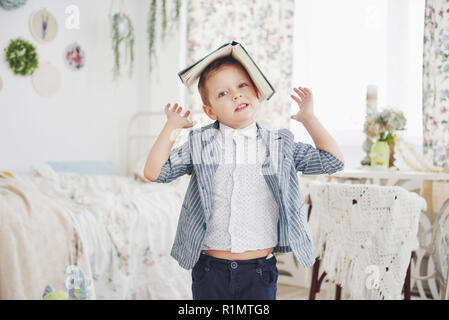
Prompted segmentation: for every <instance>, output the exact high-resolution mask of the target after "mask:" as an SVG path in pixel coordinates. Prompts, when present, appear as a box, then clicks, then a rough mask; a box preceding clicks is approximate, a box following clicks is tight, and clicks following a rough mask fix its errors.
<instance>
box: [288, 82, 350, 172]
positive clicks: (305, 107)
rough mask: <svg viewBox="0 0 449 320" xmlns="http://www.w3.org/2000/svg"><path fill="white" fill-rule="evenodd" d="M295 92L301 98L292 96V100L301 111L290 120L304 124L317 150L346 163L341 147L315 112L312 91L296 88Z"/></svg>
mask: <svg viewBox="0 0 449 320" xmlns="http://www.w3.org/2000/svg"><path fill="white" fill-rule="evenodd" d="M293 90H294V91H295V92H296V93H297V95H298V96H299V97H298V96H295V95H291V98H292V99H293V100H295V101H296V103H297V104H298V106H299V108H300V109H299V111H298V113H297V114H296V115H293V116H291V117H290V118H292V119H295V120H297V121H299V122H301V123H302V124H303V126H304V127H305V128H306V130H307V131H308V132H309V134H310V136H311V137H312V139H313V142H314V143H315V147H316V148H317V149H319V150H324V151H326V152H328V153H330V154H332V155H333V156H334V157H336V158H337V159H338V160H340V161H341V162H342V163H344V162H345V160H344V157H343V153H342V152H341V150H340V147H339V146H338V144H337V143H336V142H335V140H334V138H333V137H332V136H331V135H330V133H329V132H328V131H327V130H326V129H325V128H324V126H323V125H322V124H321V122H320V121H319V120H318V118H317V117H316V116H315V114H314V112H313V96H312V91H310V90H309V89H308V88H302V87H298V88H294V89H293Z"/></svg>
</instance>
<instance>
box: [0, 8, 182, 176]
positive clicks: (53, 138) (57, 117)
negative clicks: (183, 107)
mask: <svg viewBox="0 0 449 320" xmlns="http://www.w3.org/2000/svg"><path fill="white" fill-rule="evenodd" d="M69 5H76V6H78V7H79V9H80V23H81V24H80V29H79V30H69V29H67V28H66V27H65V20H66V18H67V16H68V15H67V14H66V13H65V9H66V7H67V6H69ZM110 5H111V1H109V0H96V1H87V0H58V1H54V0H34V1H28V3H27V4H26V5H25V6H24V7H22V8H20V9H17V10H14V11H7V10H4V9H3V8H1V7H0V76H1V77H2V79H3V89H2V90H1V91H0V146H1V147H0V170H9V171H16V172H20V171H23V170H26V169H27V168H28V167H29V165H30V164H33V163H36V162H44V161H112V162H113V163H114V165H115V166H116V168H117V169H118V170H119V171H120V172H121V173H125V165H126V163H125V161H126V130H127V124H128V120H129V118H130V116H131V115H132V114H133V113H135V112H136V111H137V110H144V109H147V110H148V109H152V110H163V106H164V105H165V104H166V103H167V102H171V101H173V102H174V101H180V102H182V96H183V90H182V86H181V84H180V81H179V79H178V77H177V74H176V73H177V72H178V71H179V70H181V69H182V68H183V67H184V66H183V65H182V64H183V61H182V58H180V57H181V56H182V55H183V52H184V51H183V48H182V46H183V45H184V42H183V41H180V40H182V39H183V37H184V36H185V33H184V31H183V30H181V31H179V30H178V29H177V28H176V27H175V28H174V29H173V32H172V33H171V34H170V35H169V36H168V37H167V39H166V40H165V44H164V45H162V44H159V45H158V50H157V52H158V56H159V59H158V66H157V67H156V68H155V69H154V71H153V73H152V74H151V76H150V74H149V71H148V69H149V68H148V60H149V59H148V49H147V47H148V41H147V31H146V28H147V18H148V13H149V2H146V1H134V0H127V1H125V8H126V12H127V13H128V14H129V15H130V17H131V19H132V22H133V24H134V31H135V61H134V74H133V77H132V78H131V79H129V78H128V77H127V76H126V75H125V76H122V77H121V79H120V80H119V81H118V82H116V83H114V82H113V81H112V67H113V52H112V45H111V39H110V24H109V20H108V13H109V10H110ZM115 5H116V8H118V1H115ZM44 7H45V8H47V9H48V10H49V11H50V12H52V13H53V15H54V16H55V17H56V19H57V21H58V35H57V37H56V39H55V40H54V41H52V42H50V43H48V44H40V43H38V42H37V41H36V40H35V39H34V38H33V36H32V35H31V33H30V31H29V27H28V24H29V17H30V15H31V14H32V13H33V12H34V11H35V10H36V9H39V8H44ZM169 9H171V8H170V7H169ZM17 37H22V38H24V39H26V40H28V41H30V42H31V43H33V44H34V45H35V46H36V48H37V52H38V55H39V61H40V62H41V63H43V62H46V61H51V63H52V64H53V65H55V66H57V67H58V69H59V71H60V73H61V88H60V91H59V92H58V93H57V94H56V95H54V96H52V97H48V98H43V97H40V96H39V95H38V94H37V93H36V92H35V91H34V89H33V87H32V82H31V77H22V76H15V75H14V74H13V73H12V71H11V70H10V69H9V67H8V65H7V63H6V62H5V53H4V48H6V47H7V46H8V44H9V41H10V39H15V38H17ZM74 41H77V42H78V43H79V44H80V45H81V46H82V47H83V48H84V51H85V53H86V62H87V63H86V66H85V67H84V68H83V69H82V70H80V71H77V72H74V71H71V70H69V69H68V68H67V67H66V66H65V64H64V61H63V53H64V51H65V49H66V47H67V46H68V45H69V44H71V43H72V42H74ZM123 73H124V74H126V72H123Z"/></svg>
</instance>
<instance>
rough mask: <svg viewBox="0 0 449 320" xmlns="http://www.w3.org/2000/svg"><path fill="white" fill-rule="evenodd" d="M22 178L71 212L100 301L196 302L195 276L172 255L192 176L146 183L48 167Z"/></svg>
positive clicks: (33, 171)
mask: <svg viewBox="0 0 449 320" xmlns="http://www.w3.org/2000/svg"><path fill="white" fill-rule="evenodd" d="M18 179H21V180H24V181H26V182H27V183H28V184H31V185H33V186H35V187H36V189H37V190H39V191H41V192H42V193H44V194H46V195H48V196H51V197H52V198H53V199H57V201H59V202H60V203H62V204H63V205H64V207H65V208H68V209H69V212H70V214H71V217H72V219H73V222H74V224H75V229H76V231H77V234H78V237H79V238H80V240H81V245H82V247H81V248H78V249H79V255H82V254H84V255H85V256H86V257H87V259H88V260H89V265H90V270H85V271H86V273H88V274H89V275H90V276H91V277H92V279H93V284H94V292H93V296H94V298H96V299H191V278H190V271H187V270H185V269H182V268H181V267H180V266H179V265H178V263H177V262H176V261H175V260H174V259H173V258H172V257H171V256H170V250H171V246H172V243H173V240H174V237H175V233H176V226H177V221H178V217H179V212H180V208H181V205H182V201H183V198H184V194H185V191H186V189H187V183H188V177H183V178H181V179H179V180H177V181H174V182H172V183H171V184H157V183H151V182H150V183H143V182H139V181H134V180H132V179H131V178H127V177H119V176H95V175H78V174H66V173H56V172H54V171H53V170H52V169H51V167H50V166H48V165H45V164H42V165H36V166H34V167H33V169H32V171H31V173H30V174H27V175H20V176H18ZM61 272H64V270H61ZM57 289H58V288H57ZM59 289H62V288H59Z"/></svg>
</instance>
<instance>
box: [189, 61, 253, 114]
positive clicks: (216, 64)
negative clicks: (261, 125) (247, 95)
mask: <svg viewBox="0 0 449 320" xmlns="http://www.w3.org/2000/svg"><path fill="white" fill-rule="evenodd" d="M224 66H236V67H240V68H241V69H242V70H243V71H245V73H246V75H247V76H248V78H249V80H250V81H251V84H252V85H253V87H254V89H255V90H256V91H257V87H256V86H255V85H254V82H253V79H251V77H250V76H249V74H248V71H246V69H245V67H243V65H242V64H241V63H240V62H239V61H238V60H237V59H235V58H233V57H232V56H226V57H223V58H219V59H217V60H215V61H213V62H212V63H211V64H209V65H208V66H207V67H206V69H204V70H203V72H201V75H200V80H199V81H198V91H199V93H200V96H201V100H202V101H203V104H205V105H209V95H208V92H207V88H206V81H207V79H208V78H209V76H211V75H212V74H213V73H215V72H217V71H218V70H219V69H220V68H222V67H224Z"/></svg>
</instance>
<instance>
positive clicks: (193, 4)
mask: <svg viewBox="0 0 449 320" xmlns="http://www.w3.org/2000/svg"><path fill="white" fill-rule="evenodd" d="M293 24H294V1H293V0H280V1H272V0H245V1H241V0H239V1H237V0H227V1H226V0H191V1H188V9H187V61H186V62H187V65H190V64H192V63H194V62H195V61H197V60H199V59H201V58H202V57H204V56H205V55H207V54H208V53H210V52H211V51H213V50H215V49H217V48H218V47H219V46H221V45H223V44H225V43H228V42H231V41H233V40H235V41H237V42H240V43H241V44H242V45H243V47H244V48H245V49H246V50H247V51H248V53H249V54H250V55H251V57H252V58H253V60H254V61H255V62H256V64H257V65H258V66H259V68H260V69H261V70H262V72H263V73H264V74H265V76H266V77H267V79H268V80H269V81H270V83H271V84H272V85H273V87H274V89H275V90H276V93H275V94H274V95H273V97H272V98H271V99H270V100H268V101H264V102H262V103H261V104H260V105H259V110H258V111H257V113H256V116H255V120H256V121H257V122H259V123H260V124H261V125H262V126H263V127H265V128H266V129H280V128H288V127H289V120H290V115H291V114H292V113H291V112H290V101H291V99H290V93H291V92H293V91H292V85H291V76H292V64H293V57H292V54H293ZM187 92H188V93H187V97H186V98H187V99H186V105H187V107H188V108H189V109H192V110H202V102H201V98H200V95H199V93H198V90H197V87H196V85H194V86H192V87H191V88H190V89H188V91H187ZM192 118H193V119H195V120H197V121H198V123H199V125H204V124H207V123H210V122H211V120H210V119H209V118H208V117H207V116H206V115H204V114H203V115H201V116H200V117H198V116H192Z"/></svg>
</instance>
